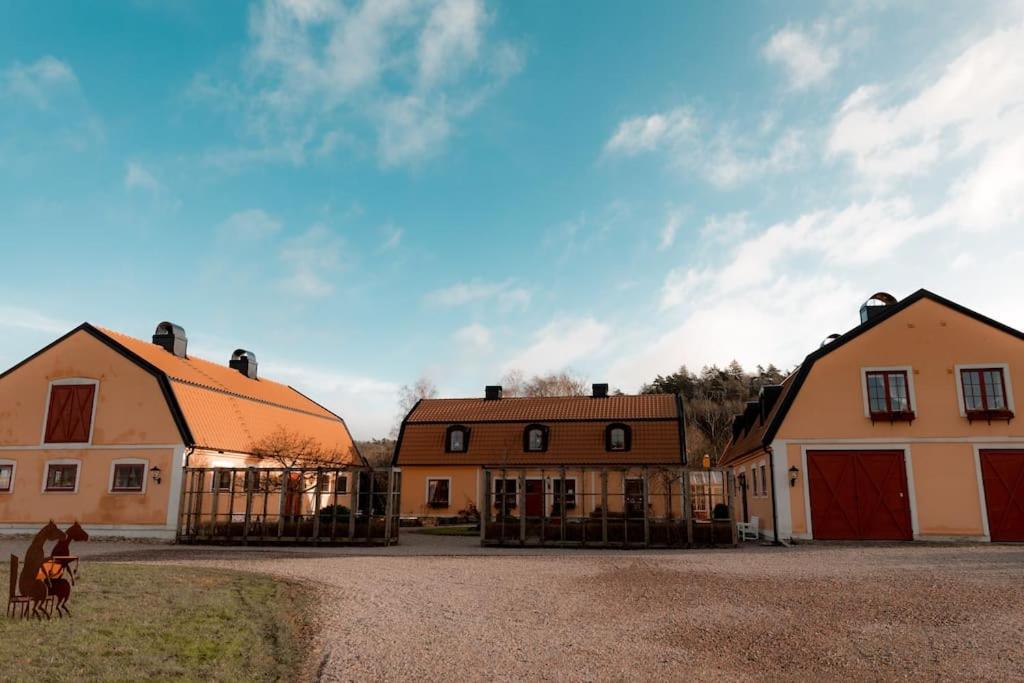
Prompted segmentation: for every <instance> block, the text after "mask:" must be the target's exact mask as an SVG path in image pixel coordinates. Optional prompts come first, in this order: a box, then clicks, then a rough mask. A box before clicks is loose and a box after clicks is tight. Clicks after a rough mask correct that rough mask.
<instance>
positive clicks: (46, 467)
mask: <svg viewBox="0 0 1024 683" xmlns="http://www.w3.org/2000/svg"><path fill="white" fill-rule="evenodd" d="M50 465H75V466H76V467H75V488H74V489H72V490H70V491H68V490H67V489H55V490H53V491H48V490H47V489H46V481H47V480H48V479H49V478H50ZM81 481H82V461H81V460H77V459H75V458H59V459H56V460H47V461H46V462H45V463H43V485H42V487H41V492H42V493H43V494H45V495H54V494H56V495H61V494H63V495H68V494H74V493H78V484H79V483H81Z"/></svg>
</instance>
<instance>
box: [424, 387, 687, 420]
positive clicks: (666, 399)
mask: <svg viewBox="0 0 1024 683" xmlns="http://www.w3.org/2000/svg"><path fill="white" fill-rule="evenodd" d="M677 415H678V413H677V411H676V399H675V396H673V395H672V394H641V395H639V396H608V397H605V398H592V397H590V396H558V397H548V398H500V399H496V400H488V399H485V398H432V399H424V400H423V401H420V402H419V404H418V405H417V406H416V408H415V409H414V410H413V411H412V413H410V414H409V417H408V418H406V421H407V422H498V421H500V422H505V421H526V422H532V421H538V422H543V421H551V420H635V419H641V420H646V419H652V418H666V419H675V418H676V417H677Z"/></svg>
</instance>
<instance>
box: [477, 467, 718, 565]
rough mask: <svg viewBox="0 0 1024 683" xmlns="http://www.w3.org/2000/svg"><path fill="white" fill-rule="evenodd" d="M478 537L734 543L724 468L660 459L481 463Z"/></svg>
mask: <svg viewBox="0 0 1024 683" xmlns="http://www.w3.org/2000/svg"><path fill="white" fill-rule="evenodd" d="M482 485H483V497H482V501H483V504H482V506H481V510H480V512H481V524H480V540H481V543H482V544H483V545H498V546H502V545H518V546H545V545H550V546H558V547H619V548H630V547H642V548H688V547H697V546H716V545H731V546H734V545H736V541H737V537H736V517H735V509H736V506H735V481H734V479H733V477H732V475H731V474H730V473H729V472H727V471H725V470H718V469H709V470H704V469H701V470H697V469H689V468H686V467H672V466H669V467H662V466H583V467H558V468H546V469H545V468H537V467H485V468H484V470H483V484H482Z"/></svg>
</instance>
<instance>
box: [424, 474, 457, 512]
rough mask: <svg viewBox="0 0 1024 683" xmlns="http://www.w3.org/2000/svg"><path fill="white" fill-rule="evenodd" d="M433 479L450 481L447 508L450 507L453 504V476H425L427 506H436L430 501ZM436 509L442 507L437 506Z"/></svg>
mask: <svg viewBox="0 0 1024 683" xmlns="http://www.w3.org/2000/svg"><path fill="white" fill-rule="evenodd" d="M432 481H447V482H448V502H447V503H445V508H450V507H451V506H452V478H451V477H424V478H423V488H424V496H423V500H424V501H426V504H427V507H435V506H434V505H432V504H431V502H430V482H432ZM436 509H440V508H436Z"/></svg>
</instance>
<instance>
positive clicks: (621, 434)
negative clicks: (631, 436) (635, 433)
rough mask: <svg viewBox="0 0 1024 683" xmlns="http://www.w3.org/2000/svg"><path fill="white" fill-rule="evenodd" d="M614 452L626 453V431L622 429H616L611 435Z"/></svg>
mask: <svg viewBox="0 0 1024 683" xmlns="http://www.w3.org/2000/svg"><path fill="white" fill-rule="evenodd" d="M611 442H612V450H613V451H624V450H626V430H625V429H622V428H621V427H616V428H615V429H613V430H612V434H611Z"/></svg>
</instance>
